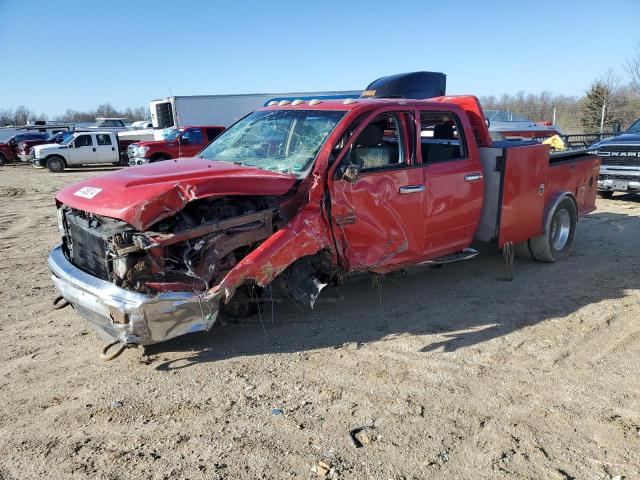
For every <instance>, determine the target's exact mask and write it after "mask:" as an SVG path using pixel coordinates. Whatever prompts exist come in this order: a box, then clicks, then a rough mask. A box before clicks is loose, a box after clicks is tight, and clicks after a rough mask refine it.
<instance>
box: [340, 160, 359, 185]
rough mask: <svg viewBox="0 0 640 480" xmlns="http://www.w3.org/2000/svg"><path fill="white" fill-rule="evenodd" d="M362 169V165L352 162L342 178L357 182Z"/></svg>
mask: <svg viewBox="0 0 640 480" xmlns="http://www.w3.org/2000/svg"><path fill="white" fill-rule="evenodd" d="M360 170H362V165H360V164H357V163H351V164H349V166H348V167H347V168H346V169H345V171H344V173H343V174H342V178H343V179H345V180H346V181H347V182H351V183H355V182H356V180H358V176H359V175H360Z"/></svg>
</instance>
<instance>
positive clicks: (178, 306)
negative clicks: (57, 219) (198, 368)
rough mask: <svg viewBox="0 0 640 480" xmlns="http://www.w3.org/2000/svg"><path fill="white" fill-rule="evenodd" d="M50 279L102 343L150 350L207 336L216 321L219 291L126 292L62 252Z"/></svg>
mask: <svg viewBox="0 0 640 480" xmlns="http://www.w3.org/2000/svg"><path fill="white" fill-rule="evenodd" d="M48 263H49V269H50V270H51V273H52V275H51V279H52V280H53V283H54V284H55V285H56V287H57V288H58V290H60V293H61V295H62V296H63V297H64V298H65V299H66V300H67V301H69V303H71V304H72V305H73V307H74V308H75V310H76V311H77V312H78V313H79V314H80V315H81V316H83V317H84V318H85V319H86V320H87V321H88V322H89V324H90V325H91V326H92V327H93V328H94V330H96V331H97V332H98V334H99V335H100V336H101V337H102V338H103V339H105V340H106V341H114V340H117V341H119V342H121V343H123V344H127V345H134V344H135V345H148V344H151V343H157V342H162V341H165V340H169V339H170V338H174V337H178V336H180V335H185V334H187V333H192V332H200V331H203V330H209V329H210V328H211V327H212V326H213V324H214V323H215V321H216V318H217V316H218V309H219V305H220V299H221V297H222V292H221V291H216V292H213V293H209V292H207V293H204V294H200V295H199V294H197V293H194V292H167V293H162V294H157V295H146V294H142V293H137V292H132V291H130V290H125V289H124V288H120V287H118V286H117V285H115V284H113V283H111V282H107V281H105V280H101V279H99V278H96V277H93V276H92V275H89V274H88V273H86V272H84V271H82V270H80V269H79V268H77V267H75V266H74V265H73V264H72V263H71V262H70V261H69V260H67V258H66V257H65V256H64V253H63V251H62V246H61V245H58V246H56V247H55V248H54V249H53V250H52V251H51V253H50V254H49V260H48Z"/></svg>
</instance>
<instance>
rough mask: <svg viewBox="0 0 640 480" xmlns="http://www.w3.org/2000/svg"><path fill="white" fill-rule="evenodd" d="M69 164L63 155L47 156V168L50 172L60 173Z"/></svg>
mask: <svg viewBox="0 0 640 480" xmlns="http://www.w3.org/2000/svg"><path fill="white" fill-rule="evenodd" d="M66 166H67V164H66V163H65V161H64V159H63V158H62V157H58V156H55V157H49V158H47V168H48V169H49V171H50V172H53V173H60V172H62V171H63V170H64V169H65V168H66Z"/></svg>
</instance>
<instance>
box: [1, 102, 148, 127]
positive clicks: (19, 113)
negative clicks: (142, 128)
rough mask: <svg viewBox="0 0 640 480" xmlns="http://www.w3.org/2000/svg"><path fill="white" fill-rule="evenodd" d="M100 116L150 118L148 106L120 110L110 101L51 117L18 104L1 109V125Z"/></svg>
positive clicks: (84, 120) (90, 118)
mask: <svg viewBox="0 0 640 480" xmlns="http://www.w3.org/2000/svg"><path fill="white" fill-rule="evenodd" d="M98 117H120V118H126V119H127V121H129V122H136V121H138V120H149V119H150V118H151V117H150V115H149V109H148V108H146V107H134V108H132V107H127V108H125V109H124V110H118V109H116V108H115V107H114V106H113V105H111V104H110V103H103V104H101V105H98V106H97V107H96V108H95V109H93V110H88V111H79V110H71V109H68V110H67V111H65V112H64V113H63V114H62V115H58V116H55V117H53V118H49V117H48V116H47V115H45V114H42V113H40V114H38V113H37V112H35V111H34V110H31V109H30V108H29V107H27V106H25V105H18V106H17V107H15V108H8V109H0V127H7V126H21V125H26V124H27V123H28V122H34V121H37V120H51V121H54V122H74V123H75V122H93V121H95V119H96V118H98Z"/></svg>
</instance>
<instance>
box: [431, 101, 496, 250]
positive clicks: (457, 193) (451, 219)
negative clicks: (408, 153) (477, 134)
mask: <svg viewBox="0 0 640 480" xmlns="http://www.w3.org/2000/svg"><path fill="white" fill-rule="evenodd" d="M419 120H420V123H419V125H420V135H419V138H420V149H419V153H420V155H419V156H420V160H421V163H422V166H423V169H424V173H425V187H426V191H425V192H426V193H425V210H426V212H425V219H424V223H423V225H424V229H425V230H424V236H425V251H426V254H427V256H428V257H429V258H436V257H439V256H442V255H447V254H450V253H454V252H458V251H460V250H463V249H465V248H467V247H468V246H469V245H471V242H472V241H473V236H474V233H475V231H476V229H477V227H478V222H479V221H480V214H481V211H482V198H483V192H484V181H483V173H482V164H481V163H480V156H479V153H478V149H477V147H476V145H475V143H474V139H473V138H472V137H471V136H472V135H473V133H472V129H471V125H470V124H469V122H468V120H467V119H466V117H465V116H464V114H462V112H457V111H432V110H422V109H421V110H420V118H419Z"/></svg>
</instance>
